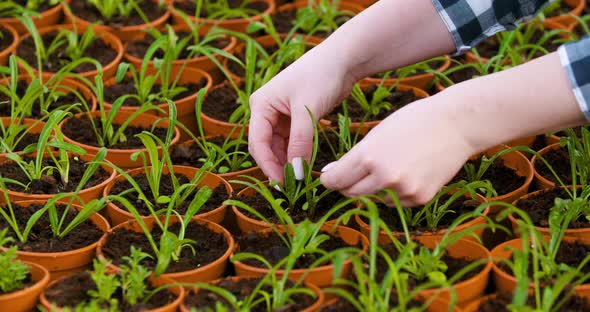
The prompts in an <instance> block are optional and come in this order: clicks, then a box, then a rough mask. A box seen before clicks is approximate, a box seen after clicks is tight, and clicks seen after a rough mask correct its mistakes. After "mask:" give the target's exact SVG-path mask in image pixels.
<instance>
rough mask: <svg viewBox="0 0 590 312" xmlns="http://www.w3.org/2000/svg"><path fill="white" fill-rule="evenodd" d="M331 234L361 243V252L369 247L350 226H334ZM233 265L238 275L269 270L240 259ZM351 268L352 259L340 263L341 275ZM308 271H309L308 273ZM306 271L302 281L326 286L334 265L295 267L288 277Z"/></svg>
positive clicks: (325, 229)
mask: <svg viewBox="0 0 590 312" xmlns="http://www.w3.org/2000/svg"><path fill="white" fill-rule="evenodd" d="M332 229H333V226H332V225H324V226H322V232H327V233H333V232H332ZM272 232H273V229H265V230H262V231H260V232H258V233H259V235H264V236H268V235H269V234H271V233H272ZM332 235H333V236H336V237H340V238H341V239H342V240H343V241H344V242H346V243H347V244H349V245H351V246H353V245H356V244H358V243H359V242H360V243H361V244H362V250H363V253H364V252H366V251H367V250H368V248H369V240H368V239H367V238H366V237H365V236H364V235H362V234H361V233H360V232H358V231H356V230H353V229H351V228H348V227H345V226H338V227H337V228H336V233H335V234H332ZM236 253H239V246H237V248H236ZM232 263H233V264H234V267H235V269H236V274H237V275H238V276H248V277H260V276H263V275H265V274H267V273H268V272H269V270H268V269H267V268H261V267H255V266H251V265H247V264H245V263H243V262H240V261H232ZM351 269H352V261H351V260H346V261H344V264H343V265H342V273H341V275H340V276H341V277H347V276H349V275H350V273H351ZM308 272H309V273H308ZM306 273H308V274H307V275H306V276H305V278H304V281H305V282H306V283H311V284H314V285H316V286H318V287H320V288H324V287H328V286H330V285H332V280H333V276H334V266H333V265H331V264H330V265H322V266H318V267H315V268H313V269H311V270H309V269H307V268H305V269H295V270H291V272H290V273H289V279H291V280H293V281H298V280H300V279H301V278H302V277H303V276H304V275H305V274H306ZM276 275H277V276H278V277H281V276H283V275H284V270H277V271H276Z"/></svg>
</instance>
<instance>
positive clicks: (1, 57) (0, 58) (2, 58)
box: [0, 19, 19, 66]
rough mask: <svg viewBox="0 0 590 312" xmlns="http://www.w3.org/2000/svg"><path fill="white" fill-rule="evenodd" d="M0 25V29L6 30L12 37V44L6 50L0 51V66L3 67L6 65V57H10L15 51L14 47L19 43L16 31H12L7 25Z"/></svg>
mask: <svg viewBox="0 0 590 312" xmlns="http://www.w3.org/2000/svg"><path fill="white" fill-rule="evenodd" d="M1 20H2V19H0V21H1ZM0 24H1V25H2V26H1V27H0V28H4V29H6V30H7V31H8V32H9V33H10V34H11V35H12V43H11V44H10V45H9V46H8V47H7V48H6V49H4V50H1V51H0V65H2V66H4V65H6V64H8V57H10V55H11V54H12V53H13V52H14V50H16V46H17V45H18V42H19V37H18V33H17V32H16V30H14V28H12V27H11V26H10V25H9V24H2V23H0Z"/></svg>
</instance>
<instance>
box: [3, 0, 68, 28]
mask: <svg viewBox="0 0 590 312" xmlns="http://www.w3.org/2000/svg"><path fill="white" fill-rule="evenodd" d="M63 2H65V3H70V0H64V1H63ZM63 9H64V5H63V3H58V4H57V5H55V6H53V7H51V8H49V9H48V10H46V11H43V12H39V15H38V16H35V15H32V16H31V19H32V20H33V23H34V24H35V26H36V27H37V29H39V28H43V27H47V26H53V25H55V24H57V23H58V22H59V20H60V19H61V17H62V13H63ZM0 25H3V26H4V25H8V26H10V27H12V28H14V30H16V31H17V32H18V33H19V34H24V33H26V32H27V28H26V27H25V25H23V24H22V23H21V22H20V20H19V19H18V18H17V17H1V18H0Z"/></svg>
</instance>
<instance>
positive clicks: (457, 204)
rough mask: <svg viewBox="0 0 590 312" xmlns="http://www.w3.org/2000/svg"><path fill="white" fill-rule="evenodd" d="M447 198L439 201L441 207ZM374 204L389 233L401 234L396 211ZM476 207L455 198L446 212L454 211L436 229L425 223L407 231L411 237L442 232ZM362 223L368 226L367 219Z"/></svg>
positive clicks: (400, 224) (418, 208)
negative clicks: (389, 230)
mask: <svg viewBox="0 0 590 312" xmlns="http://www.w3.org/2000/svg"><path fill="white" fill-rule="evenodd" d="M449 198H450V196H449V195H445V196H443V197H442V198H441V199H440V200H439V204H441V205H442V204H443V203H445V202H446V201H447V200H448V199H449ZM376 204H377V208H378V209H379V217H380V218H381V220H383V222H385V224H387V226H389V228H390V229H391V231H392V232H403V227H402V223H401V222H400V218H399V215H398V214H397V211H396V210H395V209H394V208H391V207H389V206H387V205H385V204H382V203H376ZM477 206H479V202H478V201H476V200H473V199H470V198H468V197H465V196H462V197H459V198H457V199H456V200H455V201H454V202H453V203H452V204H451V205H450V206H449V208H448V210H449V211H454V212H452V213H448V214H446V215H445V216H444V217H443V218H442V219H441V220H440V222H439V223H438V227H437V228H430V227H428V226H427V225H426V224H425V223H421V224H417V225H415V226H412V225H410V224H408V229H409V230H410V232H411V234H412V235H416V236H418V235H421V234H424V233H430V232H436V231H440V230H444V229H446V228H447V227H449V226H450V225H451V224H452V223H453V222H454V221H455V219H456V218H457V217H458V216H460V215H462V214H464V213H468V212H472V211H473V210H475V209H476V208H477ZM422 208H423V206H422V207H416V208H405V209H412V210H414V211H416V212H418V211H420V209H422ZM363 221H365V223H367V224H369V220H368V219H367V218H363ZM466 222H467V221H466Z"/></svg>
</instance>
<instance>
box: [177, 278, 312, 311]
mask: <svg viewBox="0 0 590 312" xmlns="http://www.w3.org/2000/svg"><path fill="white" fill-rule="evenodd" d="M258 283H260V279H239V280H238V281H235V282H234V281H232V280H231V279H229V278H227V279H224V280H222V281H221V282H219V284H217V285H216V286H218V287H221V288H223V289H225V290H228V291H229V292H231V293H232V294H233V295H234V296H235V297H236V299H237V300H238V301H242V300H244V299H246V298H247V297H248V296H249V295H251V294H252V292H253V291H254V289H255V288H256V286H257V285H258ZM293 285H294V284H293V283H292V282H291V281H289V282H287V287H288V288H290V287H293ZM262 291H265V292H267V293H272V287H270V286H266V285H265V286H262ZM291 300H292V301H293V303H292V304H290V305H287V306H284V307H281V309H280V311H281V312H296V311H302V310H303V309H305V308H307V307H309V306H311V305H313V304H314V303H315V301H316V299H314V298H313V297H311V296H309V295H305V294H296V295H294V296H292V297H291ZM218 303H221V304H223V305H225V306H230V304H229V302H227V300H226V299H225V298H223V297H222V296H219V295H218V294H216V293H214V292H212V291H209V290H203V289H202V290H199V291H198V293H195V292H194V290H190V291H189V292H188V295H187V296H186V297H185V299H184V304H185V305H186V306H187V307H189V308H190V307H195V308H199V309H205V310H206V309H207V308H210V309H215V306H216V304H218ZM250 311H252V312H267V311H268V310H267V308H266V305H265V304H264V302H262V303H260V304H258V305H257V306H255V307H254V308H252V310H250Z"/></svg>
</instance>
